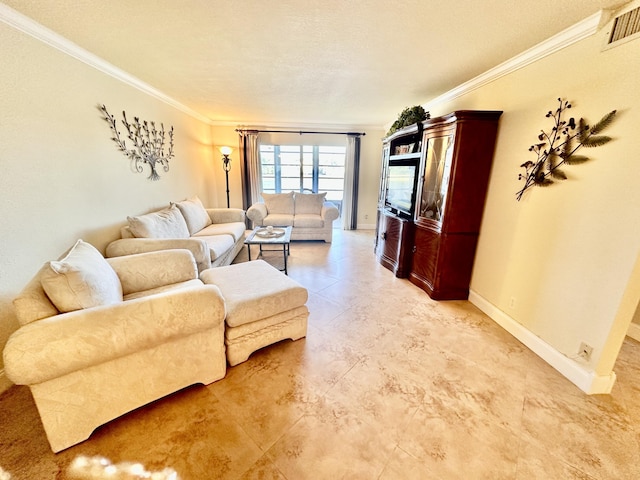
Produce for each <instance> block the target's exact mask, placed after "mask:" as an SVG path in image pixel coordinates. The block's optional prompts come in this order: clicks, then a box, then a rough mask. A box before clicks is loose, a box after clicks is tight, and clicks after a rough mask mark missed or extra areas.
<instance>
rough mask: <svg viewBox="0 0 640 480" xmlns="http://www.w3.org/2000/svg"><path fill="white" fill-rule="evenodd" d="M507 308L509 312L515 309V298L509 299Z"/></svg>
mask: <svg viewBox="0 0 640 480" xmlns="http://www.w3.org/2000/svg"><path fill="white" fill-rule="evenodd" d="M509 308H510V309H511V310H513V309H514V308H516V297H511V298H510V299H509Z"/></svg>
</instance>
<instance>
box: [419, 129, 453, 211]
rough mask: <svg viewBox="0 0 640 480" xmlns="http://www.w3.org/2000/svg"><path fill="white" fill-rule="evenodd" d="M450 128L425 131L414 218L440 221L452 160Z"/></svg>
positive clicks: (444, 204)
mask: <svg viewBox="0 0 640 480" xmlns="http://www.w3.org/2000/svg"><path fill="white" fill-rule="evenodd" d="M453 141H454V134H453V131H452V130H448V131H440V132H437V133H432V132H425V139H424V142H425V144H426V149H427V150H426V155H425V164H424V176H423V177H422V185H421V188H420V190H419V192H418V193H419V198H418V208H417V209H416V220H418V221H419V220H430V221H433V222H436V223H441V222H442V220H443V217H444V209H445V206H446V201H447V191H448V189H449V178H450V175H451V164H452V160H453Z"/></svg>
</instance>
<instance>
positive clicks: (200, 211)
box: [176, 196, 211, 235]
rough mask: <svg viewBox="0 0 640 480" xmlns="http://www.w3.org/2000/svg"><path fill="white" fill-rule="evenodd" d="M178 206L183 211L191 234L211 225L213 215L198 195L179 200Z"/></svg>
mask: <svg viewBox="0 0 640 480" xmlns="http://www.w3.org/2000/svg"><path fill="white" fill-rule="evenodd" d="M176 206H177V207H178V209H179V210H180V213H182V216H183V217H184V220H185V222H186V223H187V228H188V229H189V233H190V234H191V235H193V234H194V233H197V232H199V231H200V230H202V229H203V228H205V227H207V226H209V225H211V217H209V214H208V213H207V211H206V210H205V208H204V205H202V202H201V201H200V199H199V198H198V197H197V196H196V197H192V198H188V199H187V200H183V201H182V202H178V203H176Z"/></svg>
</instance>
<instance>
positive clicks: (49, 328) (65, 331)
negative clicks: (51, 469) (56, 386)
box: [4, 285, 225, 385]
mask: <svg viewBox="0 0 640 480" xmlns="http://www.w3.org/2000/svg"><path fill="white" fill-rule="evenodd" d="M224 317H225V305H224V300H223V298H222V295H221V293H220V290H219V289H218V287H216V286H214V285H201V286H197V287H190V288H184V289H177V290H172V291H169V292H164V293H159V294H157V295H149V296H147V297H143V298H138V299H135V300H129V301H125V302H122V303H117V304H113V305H103V306H100V307H94V308H87V309H84V310H76V311H73V312H69V313H63V314H60V315H56V316H53V317H49V318H46V319H44V320H40V321H37V322H33V323H30V324H28V325H25V326H24V327H22V328H20V329H18V330H17V331H15V332H14V333H13V334H12V335H11V337H10V338H9V340H8V342H7V344H6V346H5V349H4V368H5V373H6V374H7V377H9V379H11V380H12V381H13V382H14V383H16V384H18V385H33V384H37V383H41V382H45V381H47V380H50V379H52V378H57V377H60V376H62V375H66V374H68V373H71V372H75V371H78V370H82V369H85V368H88V367H91V366H93V365H99V364H102V363H105V362H108V361H110V360H113V359H116V358H120V357H123V356H125V355H129V354H132V353H135V352H138V351H141V350H145V349H150V348H153V347H155V346H157V345H159V344H161V343H165V342H168V341H171V340H174V339H178V338H182V337H186V336H188V335H191V334H194V333H198V332H202V331H205V330H209V329H218V328H220V329H223V328H224Z"/></svg>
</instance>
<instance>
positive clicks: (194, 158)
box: [0, 23, 220, 387]
mask: <svg viewBox="0 0 640 480" xmlns="http://www.w3.org/2000/svg"><path fill="white" fill-rule="evenodd" d="M0 58H2V67H1V68H0V85H1V88H0V112H2V114H1V118H0V198H1V199H2V201H1V202H0V211H1V215H0V218H2V227H1V228H2V248H0V350H1V349H2V348H3V346H4V344H5V343H6V339H7V337H8V335H9V334H10V333H11V332H12V331H13V330H14V329H15V328H16V321H15V318H14V313H13V309H12V307H11V300H12V299H13V297H14V296H15V295H16V294H17V293H18V292H19V290H20V289H21V288H22V287H23V286H24V285H25V283H26V282H27V281H28V280H29V279H30V278H31V277H32V275H33V274H34V273H35V272H36V271H37V269H38V268H39V266H40V265H41V264H42V263H44V262H45V261H47V260H50V259H52V258H55V257H57V256H58V255H60V254H61V253H62V252H64V251H65V250H66V249H67V248H68V247H69V246H71V245H72V244H73V243H74V241H75V240H76V239H78V238H83V239H84V240H86V241H88V242H90V243H92V244H94V245H95V246H96V247H97V248H99V249H101V250H103V249H104V247H105V246H106V244H107V243H108V242H109V241H110V240H112V239H114V238H116V237H117V236H118V234H119V228H120V226H121V225H123V224H124V222H125V221H126V216H127V215H132V214H140V213H144V212H147V211H149V210H151V209H154V208H157V207H161V206H164V205H167V204H168V202H169V201H177V200H181V199H183V198H185V197H186V196H190V195H193V194H198V195H200V197H201V198H202V199H203V201H204V202H205V203H209V204H210V205H211V206H217V202H218V201H219V195H217V194H216V192H215V191H214V190H213V189H212V187H211V186H212V184H213V179H214V176H218V175H220V171H219V170H214V169H213V166H212V148H211V144H212V139H211V127H210V125H208V124H205V123H202V122H200V121H197V120H195V119H193V118H191V117H189V116H187V115H185V114H184V113H182V112H180V111H178V110H176V109H175V108H172V107H169V106H168V105H167V104H165V103H163V102H160V101H158V100H156V99H154V98H153V97H151V96H148V95H146V94H144V93H142V92H141V91H139V90H136V89H134V88H132V87H130V86H128V85H126V84H124V83H122V82H120V81H118V80H116V79H114V78H112V77H111V76H107V75H105V74H103V73H100V72H99V71H98V70H96V69H94V68H91V67H89V66H87V65H85V64H83V63H81V62H80V61H78V60H76V59H74V58H72V57H70V56H68V55H65V54H63V53H61V52H59V51H58V50H56V49H54V48H51V47H49V46H47V45H45V44H44V43H42V42H40V41H38V40H36V39H34V38H32V37H30V36H27V35H25V34H23V33H21V32H19V31H17V30H14V29H13V28H11V27H9V26H7V25H6V24H4V23H0ZM98 103H104V104H106V106H107V108H108V109H109V110H110V111H111V113H112V114H116V116H117V117H120V116H121V112H122V110H126V112H127V114H128V117H129V118H131V117H133V116H134V115H135V116H139V117H141V118H143V119H147V120H155V121H156V122H163V123H164V124H165V126H169V125H173V126H174V129H175V157H174V158H173V159H172V160H171V161H170V170H169V172H167V173H165V172H163V171H161V172H160V175H161V179H160V181H157V182H152V181H149V180H147V179H146V177H147V175H148V173H147V171H146V170H145V173H144V174H137V173H132V171H131V168H130V164H129V160H128V159H127V158H126V157H125V156H124V155H123V154H122V153H120V152H119V151H118V150H117V149H116V145H115V144H114V142H112V141H111V140H110V132H109V129H108V125H107V123H106V122H105V121H104V120H103V119H102V117H101V114H100V112H99V111H98V109H97V108H96V105H97V104H98ZM1 367H2V365H1V364H0V368H1ZM0 373H1V372H0ZM1 377H2V375H0V378H1ZM0 387H1V385H0Z"/></svg>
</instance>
